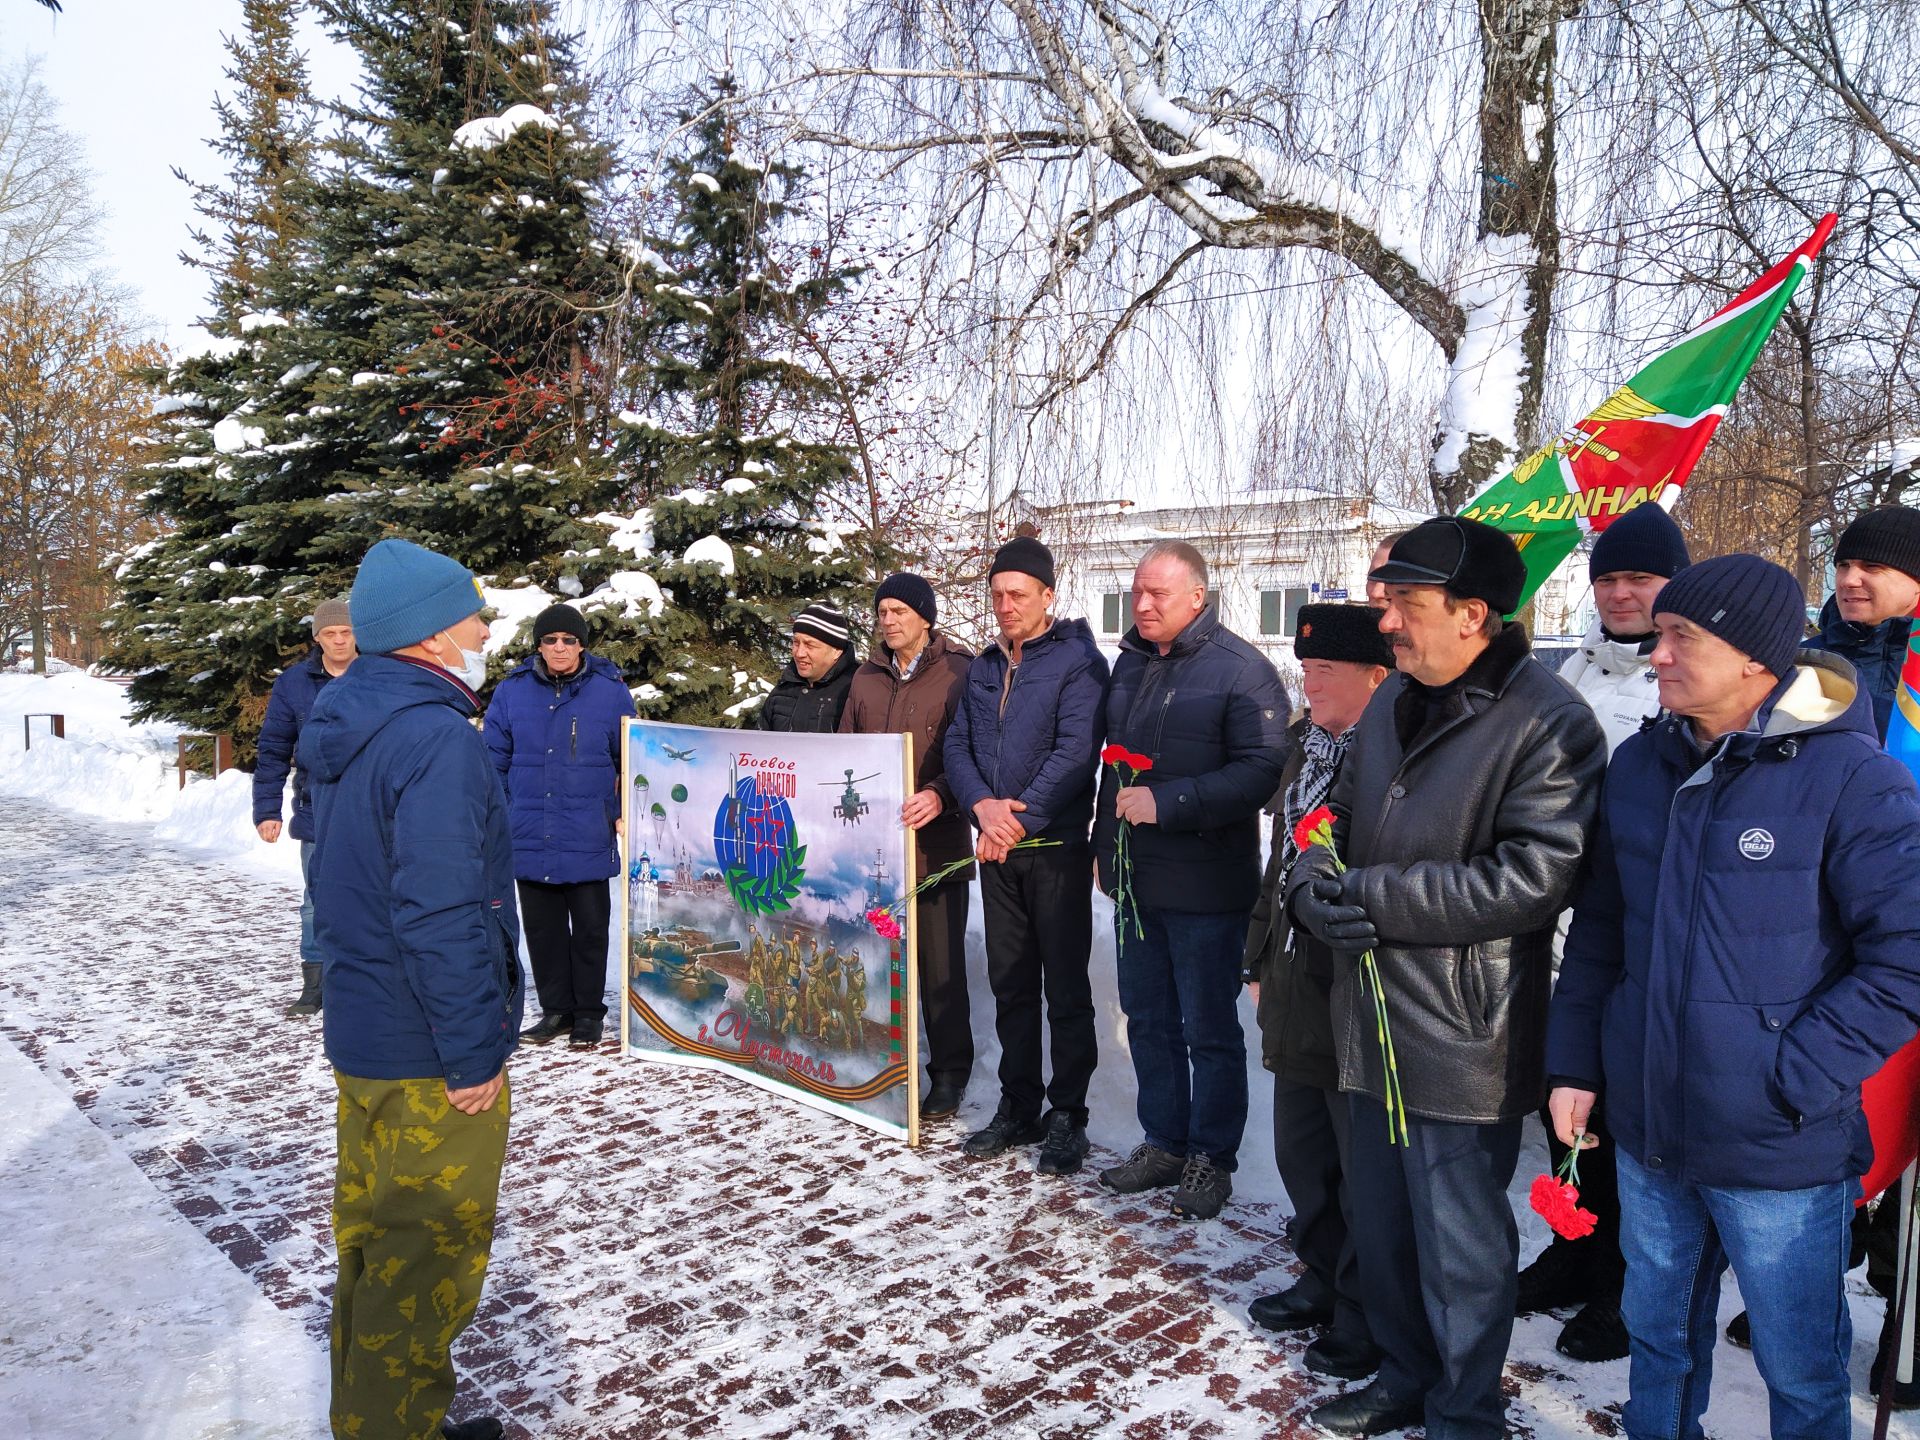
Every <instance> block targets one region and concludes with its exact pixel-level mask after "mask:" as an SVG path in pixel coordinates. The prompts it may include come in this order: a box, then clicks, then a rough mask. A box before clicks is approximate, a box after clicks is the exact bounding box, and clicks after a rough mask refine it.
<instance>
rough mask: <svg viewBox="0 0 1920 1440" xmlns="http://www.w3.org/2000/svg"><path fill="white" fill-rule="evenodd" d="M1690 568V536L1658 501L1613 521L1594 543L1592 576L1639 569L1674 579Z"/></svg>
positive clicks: (1590, 576)
mask: <svg viewBox="0 0 1920 1440" xmlns="http://www.w3.org/2000/svg"><path fill="white" fill-rule="evenodd" d="M1686 568H1687V539H1686V537H1685V536H1684V535H1682V534H1681V533H1680V527H1679V526H1678V525H1676V524H1675V523H1674V520H1673V517H1672V516H1671V515H1669V514H1667V512H1666V511H1665V510H1663V509H1661V508H1660V506H1659V504H1658V502H1656V501H1652V500H1647V501H1643V502H1641V503H1640V504H1638V505H1636V506H1634V507H1633V508H1632V509H1631V510H1629V511H1627V513H1626V514H1624V515H1622V516H1620V517H1619V518H1618V519H1616V520H1613V521H1611V522H1610V523H1609V524H1608V525H1607V528H1606V529H1604V530H1602V531H1601V532H1600V538H1599V539H1598V540H1596V541H1594V542H1593V555H1592V558H1591V559H1589V561H1588V562H1587V575H1588V578H1590V579H1593V580H1598V579H1599V578H1600V577H1601V576H1602V575H1614V574H1618V573H1620V572H1623V571H1629V570H1637V571H1640V572H1641V573H1643V574H1647V575H1664V576H1666V577H1667V579H1669V580H1671V579H1672V578H1673V577H1674V576H1676V575H1678V574H1679V573H1680V572H1681V571H1682V570H1684V569H1686Z"/></svg>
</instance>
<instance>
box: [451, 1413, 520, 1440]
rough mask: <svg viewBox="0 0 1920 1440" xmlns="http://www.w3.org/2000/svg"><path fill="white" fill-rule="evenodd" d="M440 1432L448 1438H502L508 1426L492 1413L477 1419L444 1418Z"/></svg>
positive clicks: (490, 1439) (467, 1439) (456, 1439)
mask: <svg viewBox="0 0 1920 1440" xmlns="http://www.w3.org/2000/svg"><path fill="white" fill-rule="evenodd" d="M440 1433H441V1434H442V1435H444V1436H446V1440H500V1437H501V1436H502V1435H504V1434H505V1433H506V1427H505V1426H503V1425H502V1424H501V1423H500V1422H499V1420H498V1419H496V1418H495V1417H494V1416H492V1415H482V1416H481V1417H480V1418H479V1419H477V1420H442V1421H441V1422H440Z"/></svg>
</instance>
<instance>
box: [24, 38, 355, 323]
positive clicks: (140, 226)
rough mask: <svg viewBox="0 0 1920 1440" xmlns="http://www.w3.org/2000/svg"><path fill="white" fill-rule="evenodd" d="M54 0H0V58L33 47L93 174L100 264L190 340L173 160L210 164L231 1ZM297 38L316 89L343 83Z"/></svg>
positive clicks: (208, 171) (320, 43) (198, 171)
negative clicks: (46, 5)
mask: <svg viewBox="0 0 1920 1440" xmlns="http://www.w3.org/2000/svg"><path fill="white" fill-rule="evenodd" d="M63 4H64V6H65V11H64V13H63V14H59V15H55V14H53V13H52V12H50V11H48V10H45V9H43V8H42V7H41V6H40V5H38V4H35V3H33V0H0V65H5V66H9V67H10V66H13V65H16V64H18V63H19V62H20V61H22V60H23V59H29V58H35V57H37V58H38V60H39V62H40V72H39V79H40V83H41V84H42V85H43V86H45V87H46V89H47V92H48V93H49V94H50V95H52V96H53V98H54V100H55V101H57V102H58V104H59V107H60V121H61V124H62V125H64V126H65V127H66V128H67V129H68V130H69V131H71V132H73V133H74V134H76V135H77V136H79V137H80V139H81V140H82V141H83V142H84V143H85V145H86V148H87V159H88V163H89V164H90V165H91V167H92V169H93V171H94V173H95V175H96V176H97V178H98V186H97V193H98V196H99V198H100V200H101V202H102V203H103V206H104V208H105V209H106V212H107V220H106V226H105V229H104V232H103V234H102V246H101V257H100V259H101V262H102V264H103V266H104V268H105V269H107V270H109V271H111V272H112V273H113V274H114V276H115V277H117V278H118V279H119V280H120V281H121V282H122V283H123V284H125V285H127V286H129V287H130V288H131V289H132V290H133V291H134V292H135V295H136V297H137V299H138V301H139V304H140V306H141V309H142V311H143V312H144V314H145V315H146V316H147V317H148V319H149V320H150V321H151V323H152V328H153V333H154V334H155V335H156V336H158V337H159V338H161V339H163V340H165V341H166V342H167V343H168V344H169V345H172V346H174V347H175V348H179V347H180V346H182V345H185V344H191V343H192V342H193V341H194V340H195V339H196V338H197V337H198V335H199V332H198V330H197V329H196V327H195V326H194V319H195V317H196V316H197V315H198V314H199V313H200V310H201V308H202V301H203V300H204V298H205V290H206V284H205V277H204V276H202V275H200V274H199V273H197V272H195V271H193V270H190V269H189V268H188V267H187V266H185V265H183V264H182V263H181V262H180V258H179V257H180V252H181V250H183V249H185V248H186V246H187V244H188V238H187V232H188V228H189V226H190V225H191V224H192V222H193V219H194V215H193V206H192V204H191V202H190V200H189V197H188V193H187V187H186V186H185V185H184V184H183V183H181V182H180V181H179V180H178V179H176V178H175V177H174V174H173V169H174V167H175V166H178V167H179V168H180V169H182V170H185V171H186V172H187V173H188V174H190V175H192V176H194V177H195V178H196V179H204V180H214V179H217V178H218V177H219V176H220V174H221V168H222V166H221V161H220V158H219V157H218V156H217V155H215V154H214V153H213V151H212V150H210V149H208V148H207V141H208V140H209V139H210V138H211V137H212V135H213V133H214V131H215V128H216V126H215V122H214V116H213V100H214V97H215V95H216V94H218V93H220V92H221V91H222V90H223V89H225V88H226V86H227V81H226V80H225V78H224V77H223V76H222V75H221V73H220V72H221V69H222V67H223V66H224V64H225V63H226V58H227V56H226V51H225V49H224V47H223V44H222V39H221V37H222V36H223V35H224V34H231V33H233V32H235V31H237V30H238V29H239V27H240V4H239V0H169V3H156V0H63ZM307 49H308V63H309V66H310V70H311V78H312V83H313V86H314V89H315V90H316V91H318V92H319V93H321V94H323V95H326V94H338V93H341V92H343V91H345V90H347V89H349V88H350V86H351V84H352V80H353V74H354V70H353V62H352V59H351V57H350V56H348V55H347V54H346V53H345V52H344V51H341V50H339V49H337V48H336V47H334V46H332V45H331V44H330V43H329V42H328V41H327V40H326V38H325V37H324V36H322V35H319V34H318V33H315V34H313V35H312V36H311V38H310V43H309V45H308V47H307Z"/></svg>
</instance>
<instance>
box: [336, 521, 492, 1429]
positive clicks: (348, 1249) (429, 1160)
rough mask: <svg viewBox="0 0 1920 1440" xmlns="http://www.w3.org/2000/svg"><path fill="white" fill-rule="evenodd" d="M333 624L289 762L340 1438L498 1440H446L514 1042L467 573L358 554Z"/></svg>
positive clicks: (389, 555) (468, 1425)
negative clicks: (310, 945) (338, 639)
mask: <svg viewBox="0 0 1920 1440" xmlns="http://www.w3.org/2000/svg"><path fill="white" fill-rule="evenodd" d="M348 603H349V606H350V609H351V612H352V621H353V630H354V635H355V637H356V639H357V640H358V641H359V645H360V651H361V654H360V659H359V660H358V661H357V662H355V664H354V665H353V667H352V668H351V669H350V670H349V671H348V672H347V673H346V674H345V675H343V676H341V677H340V678H339V679H338V680H336V681H334V682H332V683H331V684H329V685H328V686H327V688H326V689H325V690H324V691H323V692H322V693H321V695H320V698H319V699H318V700H317V701H315V703H314V707H313V713H312V716H311V717H310V718H309V720H308V722H307V727H306V729H305V731H304V732H303V733H302V734H301V736H300V744H299V749H298V755H299V760H300V764H301V767H302V768H303V769H305V770H306V771H307V773H308V774H309V775H311V776H312V778H313V782H314V792H313V793H314V853H313V866H312V874H313V891H314V900H315V909H316V915H317V921H316V932H317V939H318V941H319V947H320V955H321V963H322V965H323V966H324V970H325V973H324V976H323V983H324V985H325V988H326V997H327V1004H326V1008H325V1009H324V1010H323V1011H322V1012H321V1014H322V1019H323V1023H324V1025H325V1034H326V1051H327V1060H328V1062H329V1063H330V1064H331V1065H332V1066H333V1070H334V1083H335V1086H336V1089H337V1090H338V1094H339V1101H338V1107H337V1110H336V1122H335V1123H336V1130H335V1138H336V1142H337V1160H336V1169H335V1172H334V1193H333V1229H334V1246H335V1249H336V1251H337V1252H338V1255H339V1265H340V1269H339V1277H338V1280H337V1282H336V1284H335V1287H334V1297H333V1337H332V1351H333V1396H332V1405H331V1413H332V1422H333V1433H334V1434H335V1435H358V1434H369V1435H371V1434H375V1433H378V1434H381V1435H387V1436H393V1437H405V1440H431V1437H433V1436H434V1435H436V1434H442V1435H445V1436H447V1437H449V1440H497V1437H498V1436H499V1435H500V1433H501V1426H500V1422H499V1421H498V1420H497V1419H495V1418H493V1417H490V1416H489V1417H484V1418H481V1419H475V1420H467V1421H462V1422H458V1423H451V1422H448V1423H443V1421H444V1417H445V1414H446V1410H447V1405H448V1402H449V1401H450V1400H451V1399H452V1398H453V1391H454V1372H453V1361H452V1356H451V1350H452V1345H453V1341H454V1338H455V1337H456V1336H457V1335H458V1334H459V1333H460V1332H461V1331H462V1330H464V1329H465V1328H466V1326H467V1323H468V1322H469V1321H470V1320H471V1319H472V1318H473V1313H474V1310H475V1308H476V1307H477V1306H478V1304H479V1302H480V1290H481V1286H482V1284H483V1282H484V1280H485V1278H486V1271H487V1262H488V1260H489V1258H490V1257H491V1253H492V1248H493V1220H494V1211H495V1207H496V1205H497V1203H498V1198H499V1190H500V1168H501V1165H502V1162H503V1161H504V1160H505V1158H506V1146H507V1115H508V1106H509V1094H508V1088H507V1071H506V1061H507V1056H508V1055H509V1054H510V1053H511V1052H512V1050H513V1047H514V1043H515V1040H516V1037H517V1034H518V1031H519V1027H520V1005H521V995H520V990H521V985H520V964H519V960H518V953H517V952H518V947H519V938H520V937H519V932H520V922H519V916H518V914H517V913H516V911H515V908H514V892H513V847H512V840H511V836H510V834H509V831H508V826H507V807H506V797H505V796H504V795H503V794H502V793H501V789H500V781H499V778H498V777H497V776H496V775H495V774H494V769H493V765H492V764H491V763H490V762H489V760H488V758H487V750H486V746H485V744H484V743H483V742H482V741H481V739H480V735H479V733H478V732H477V731H476V730H475V729H474V728H473V724H472V720H473V717H474V715H475V713H476V712H477V711H478V709H479V701H478V700H477V698H476V697H475V695H474V687H475V686H477V685H478V684H480V683H481V682H482V681H483V680H484V679H485V677H486V656H485V655H484V654H482V653H481V646H482V645H483V644H484V643H485V641H486V638H487V624H486V621H484V620H483V619H482V618H481V616H480V609H481V604H482V601H481V595H480V587H479V585H478V583H477V582H476V581H475V580H474V578H473V575H472V573H471V572H470V571H469V570H467V568H466V567H465V566H463V565H461V564H460V563H459V562H457V561H454V560H450V559H448V558H447V557H446V556H444V555H438V554H435V553H434V552H433V551H431V550H426V549H423V548H421V547H420V546H418V545H414V544H411V543H410V542H408V541H405V540H382V541H381V542H380V543H379V544H378V545H375V546H374V547H373V548H372V549H371V550H369V551H368V552H367V557H366V559H365V560H363V561H362V562H361V564H360V571H359V574H358V575H357V576H356V577H355V579H354V582H353V592H352V595H351V597H350V599H349V602H348ZM422 1177H426V1178H427V1179H431V1181H432V1183H424V1181H423V1179H422Z"/></svg>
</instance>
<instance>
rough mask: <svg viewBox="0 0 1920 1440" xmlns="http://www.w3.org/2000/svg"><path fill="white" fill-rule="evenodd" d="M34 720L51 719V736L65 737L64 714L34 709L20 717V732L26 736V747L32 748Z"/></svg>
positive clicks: (65, 719)
mask: <svg viewBox="0 0 1920 1440" xmlns="http://www.w3.org/2000/svg"><path fill="white" fill-rule="evenodd" d="M36 720H51V721H52V722H53V738H54V739H56V740H64V739H66V738H67V717H66V716H64V715H56V714H54V713H53V712H52V711H51V710H35V711H33V712H32V713H31V714H28V715H22V716H21V717H20V733H21V734H22V735H23V736H25V737H26V742H27V743H26V746H25V748H26V749H28V750H31V749H33V722H34V721H36Z"/></svg>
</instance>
